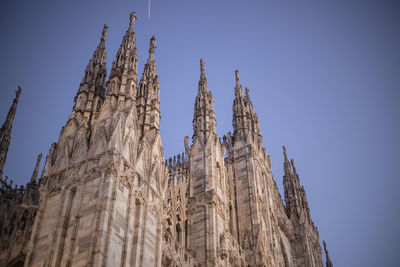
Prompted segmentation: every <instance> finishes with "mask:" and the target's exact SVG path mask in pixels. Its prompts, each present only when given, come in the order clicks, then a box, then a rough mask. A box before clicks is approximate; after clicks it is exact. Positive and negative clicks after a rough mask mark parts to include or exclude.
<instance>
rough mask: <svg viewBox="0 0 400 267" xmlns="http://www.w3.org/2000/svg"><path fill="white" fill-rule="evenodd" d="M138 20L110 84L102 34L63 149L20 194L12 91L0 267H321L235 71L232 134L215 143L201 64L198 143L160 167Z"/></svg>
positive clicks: (151, 86)
mask: <svg viewBox="0 0 400 267" xmlns="http://www.w3.org/2000/svg"><path fill="white" fill-rule="evenodd" d="M135 19H136V17H135V13H132V14H130V21H129V26H128V29H127V31H126V33H125V35H124V37H123V39H122V43H121V46H120V48H119V50H118V52H117V55H116V56H115V60H114V62H113V64H112V68H111V71H110V74H109V76H108V78H107V68H106V53H105V42H106V37H107V26H104V28H103V31H102V34H101V38H100V43H99V44H98V46H97V48H96V50H95V51H94V53H93V56H92V58H91V59H90V60H89V62H88V65H87V67H86V69H85V72H84V74H83V78H82V81H81V83H80V85H79V89H78V91H77V93H76V96H75V98H74V105H73V109H72V112H71V114H70V116H69V118H68V121H67V122H66V124H65V126H64V127H63V128H62V129H61V132H60V136H59V139H58V142H56V143H53V144H51V146H50V149H49V152H48V154H47V156H46V158H45V164H44V167H43V170H42V171H41V173H40V175H39V165H40V161H41V158H42V155H41V154H40V155H39V156H38V159H37V163H36V166H35V168H34V171H33V174H32V177H31V179H30V181H29V182H28V183H27V184H26V185H25V186H23V185H21V186H16V185H13V184H12V183H13V182H12V181H11V180H9V179H8V178H7V177H6V176H4V175H3V166H4V163H5V161H6V156H7V151H8V148H9V144H10V138H11V130H12V123H13V119H14V116H15V113H16V109H17V104H18V99H19V96H20V94H21V88H19V89H18V90H17V92H16V97H15V99H14V102H13V104H12V106H11V108H10V111H9V113H8V115H7V117H6V120H5V122H4V124H3V126H2V128H1V131H0V177H1V184H0V266H38V267H39V266H46V267H47V266H68V267H72V266H99V267H100V266H121V267H122V266H124V267H125V266H126V267H128V266H171V267H175V266H196V267H197V266H238V267H239V266H260V267H261V266H277V267H278V266H304V267H322V266H324V264H323V259H322V250H321V245H320V239H319V234H318V230H317V227H316V226H315V225H314V223H313V221H312V219H311V216H310V209H309V206H308V203H307V197H306V193H305V190H304V188H303V186H302V185H301V183H300V178H299V175H298V173H297V171H296V167H295V164H294V161H293V159H291V160H289V158H288V156H287V152H286V149H285V147H283V155H284V163H283V168H284V176H283V185H284V201H283V199H282V197H281V195H280V193H279V191H278V188H277V186H276V182H275V180H274V178H273V175H272V172H271V160H270V157H269V155H268V154H267V153H266V150H265V148H264V147H263V139H262V135H261V131H260V125H259V124H260V122H259V118H258V117H257V114H256V113H255V110H254V107H253V104H252V101H251V98H250V95H249V89H247V88H245V89H244V90H243V88H242V85H241V82H240V79H239V72H238V71H235V82H234V94H235V99H234V101H233V105H232V112H233V114H232V126H233V131H232V133H231V132H228V133H227V134H226V135H224V136H222V137H219V136H218V135H217V133H216V118H215V114H214V101H213V95H212V93H211V91H210V90H209V89H208V82H207V78H206V70H205V63H204V61H203V60H200V78H199V82H198V93H197V96H196V99H195V101H194V113H193V136H192V138H191V139H190V138H189V137H187V136H186V137H185V138H184V139H183V142H184V147H185V149H184V150H185V151H183V152H182V153H181V154H179V155H176V156H174V157H172V158H169V159H165V158H164V150H163V146H162V142H161V133H160V130H159V125H160V118H161V113H160V86H159V81H158V76H157V70H156V61H155V58H156V56H155V49H156V44H155V42H156V39H155V37H154V36H153V37H152V38H151V39H150V45H149V50H148V52H149V54H148V58H147V62H146V64H145V66H144V70H143V72H142V75H141V77H140V79H138V53H137V49H136V39H135V32H134V23H135ZM324 248H325V253H326V266H327V267H331V266H332V262H331V260H330V259H329V255H328V253H327V250H326V244H325V242H324Z"/></svg>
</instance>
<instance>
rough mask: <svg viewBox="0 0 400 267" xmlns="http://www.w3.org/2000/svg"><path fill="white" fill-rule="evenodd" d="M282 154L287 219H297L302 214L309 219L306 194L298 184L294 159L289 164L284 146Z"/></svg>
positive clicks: (298, 179)
mask: <svg viewBox="0 0 400 267" xmlns="http://www.w3.org/2000/svg"><path fill="white" fill-rule="evenodd" d="M283 154H284V158H285V160H284V164H283V166H284V171H285V175H284V176H283V187H284V191H285V202H286V211H287V214H288V217H289V218H291V217H292V216H294V215H296V217H297V218H298V219H299V218H300V217H301V215H302V214H301V213H303V212H304V214H305V215H306V217H307V218H308V219H310V214H309V212H310V210H309V207H308V202H307V197H306V192H305V190H304V187H303V186H302V185H301V184H300V178H299V175H298V173H297V171H296V167H295V165H294V159H291V160H290V162H289V160H288V157H287V154H286V148H285V146H283Z"/></svg>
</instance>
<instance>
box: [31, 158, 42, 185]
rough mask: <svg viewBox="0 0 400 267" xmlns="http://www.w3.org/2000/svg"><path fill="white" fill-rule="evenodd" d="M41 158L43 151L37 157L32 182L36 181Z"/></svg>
mask: <svg viewBox="0 0 400 267" xmlns="http://www.w3.org/2000/svg"><path fill="white" fill-rule="evenodd" d="M41 160H42V153H40V154H39V155H38V157H37V160H36V165H35V169H34V170H33V173H32V177H31V183H36V180H37V176H38V173H39V165H40V161H41Z"/></svg>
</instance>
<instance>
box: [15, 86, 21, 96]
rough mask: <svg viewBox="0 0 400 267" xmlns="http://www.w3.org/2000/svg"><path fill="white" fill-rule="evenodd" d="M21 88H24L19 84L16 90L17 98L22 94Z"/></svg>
mask: <svg viewBox="0 0 400 267" xmlns="http://www.w3.org/2000/svg"><path fill="white" fill-rule="evenodd" d="M21 90H22V88H21V86H18V90H17V91H16V92H15V95H16V96H17V98H18V97H19V95H20V94H21Z"/></svg>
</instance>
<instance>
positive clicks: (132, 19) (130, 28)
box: [129, 11, 137, 32]
mask: <svg viewBox="0 0 400 267" xmlns="http://www.w3.org/2000/svg"><path fill="white" fill-rule="evenodd" d="M136 19H137V17H136V12H135V11H133V12H132V13H131V14H129V31H130V32H133V25H134V23H135V20H136Z"/></svg>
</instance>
